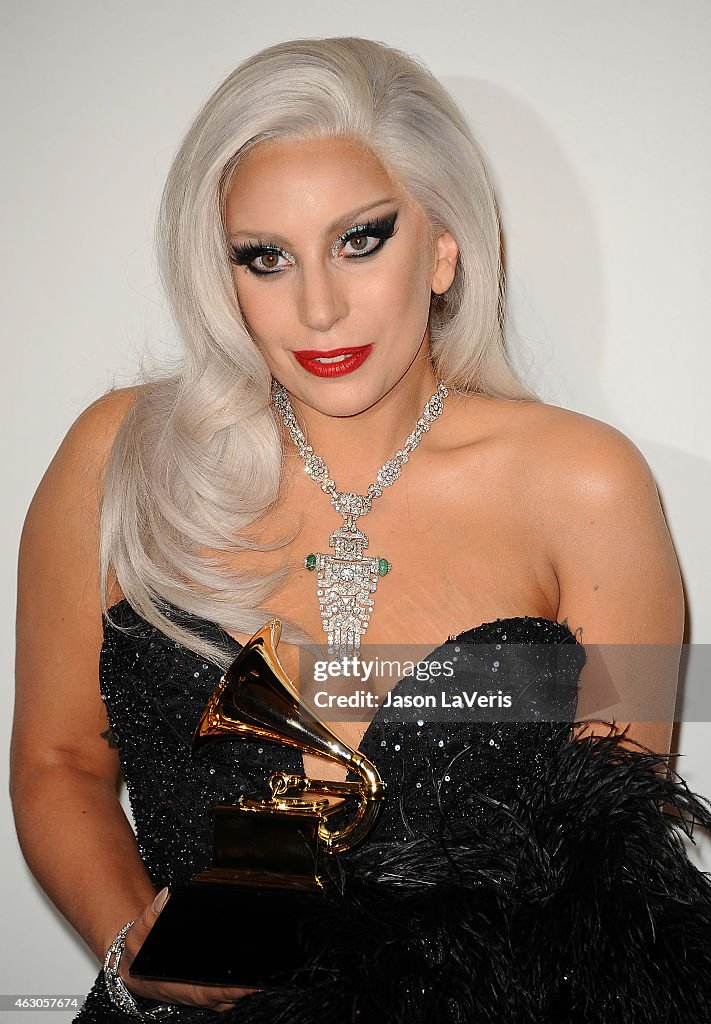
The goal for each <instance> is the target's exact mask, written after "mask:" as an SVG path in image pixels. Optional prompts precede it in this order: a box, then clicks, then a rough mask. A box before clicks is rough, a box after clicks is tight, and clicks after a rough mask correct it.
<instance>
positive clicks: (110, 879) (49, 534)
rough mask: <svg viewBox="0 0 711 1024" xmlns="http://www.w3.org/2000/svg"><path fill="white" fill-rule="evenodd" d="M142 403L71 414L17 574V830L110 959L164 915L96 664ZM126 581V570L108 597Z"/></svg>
mask: <svg viewBox="0 0 711 1024" xmlns="http://www.w3.org/2000/svg"><path fill="white" fill-rule="evenodd" d="M132 401H133V393H132V391H131V390H128V389H127V390H123V391H117V392H113V393H111V394H109V395H106V396H104V398H102V399H100V400H99V401H98V402H96V403H94V405H92V406H90V407H89V409H87V410H86V411H85V412H84V413H83V414H82V415H81V416H80V417H79V419H78V420H77V421H76V423H75V424H74V425H73V426H72V428H71V429H70V431H69V433H68V434H67V436H66V438H65V439H64V441H63V443H62V445H61V447H60V448H59V451H58V452H57V454H56V456H55V457H54V459H53V460H52V463H51V465H50V466H49V468H48V470H47V472H46V473H45V475H44V477H43V479H42V481H41V483H40V485H39V487H38V489H37V492H36V494H35V496H34V498H33V500H32V503H31V505H30V508H29V511H28V513H27V517H26V520H25V524H24V528H23V532H22V538H21V542H20V556H19V572H18V606H17V664H16V679H17V685H16V704H15V719H14V727H13V736H12V750H11V796H12V802H13V809H14V813H15V820H16V824H17V832H18V836H19V839H20V844H21V846H22V850H23V853H24V855H25V858H26V860H27V862H28V865H29V867H30V869H31V870H32V872H33V874H34V875H35V877H36V878H37V880H38V882H39V883H40V885H41V886H42V888H43V889H44V890H45V892H46V893H47V894H48V896H49V897H50V898H51V899H52V901H53V902H54V903H55V904H56V906H57V907H58V908H59V910H60V911H61V912H62V913H63V914H64V916H65V917H66V918H67V919H68V920H69V921H70V922H71V924H72V925H73V926H74V928H75V929H76V930H77V932H78V933H79V934H80V935H81V936H82V937H83V938H84V940H85V941H86V943H87V944H88V946H89V947H90V948H91V949H92V950H93V952H94V953H95V954H96V956H97V957H99V958H100V959H103V957H104V954H105V952H106V950H107V948H108V946H109V944H110V942H111V941H112V939H113V937H114V936H115V935H116V933H117V932H118V930H119V929H120V928H121V927H122V925H124V924H125V923H126V922H127V921H131V920H135V919H137V918H140V920H139V921H138V922H137V924H136V925H134V927H133V928H132V929H131V932H130V933H129V936H128V937H127V942H126V949H127V954H128V955H127V958H126V959H128V958H129V956H130V955H132V954H135V952H136V950H137V948H138V947H139V946H140V944H141V941H142V939H143V938H144V937H145V934H146V933H147V931H148V929H149V927H150V925H151V924H152V923H153V920H154V919H155V914H154V913H152V912H151V910H150V904H151V903H152V901H153V899H154V897H155V889H154V887H153V885H152V883H151V881H150V879H149V877H148V874H147V872H146V869H145V867H144V865H143V862H142V860H141V858H140V855H139V851H138V846H137V843H136V840H135V837H134V834H133V831H132V829H131V826H130V825H129V823H128V821H127V819H126V816H125V815H124V813H123V809H122V807H121V804H120V802H119V798H118V791H119V785H120V779H121V767H120V762H119V758H118V754H117V752H116V750H115V749H113V748H112V746H111V744H110V743H109V742H108V741H107V738H108V735H109V733H108V728H109V723H108V720H107V716H106V710H105V707H104V704H103V701H102V699H101V695H100V693H99V676H98V664H99V653H100V650H101V644H102V640H103V631H102V620H101V603H100V588H99V566H98V536H99V509H100V496H101V489H102V481H103V473H104V470H105V465H106V459H107V456H108V453H109V451H110V448H111V444H112V442H113V438H114V437H115V435H116V432H117V430H118V428H119V426H120V423H121V422H122V420H123V417H124V416H125V415H126V413H127V412H128V410H129V408H130V406H131V404H132ZM119 593H120V592H119V590H118V587H117V585H116V584H115V582H114V585H113V586H112V589H111V595H110V598H109V604H111V603H113V601H115V600H117V599H118V595H119ZM122 969H123V970H122V973H124V975H125V965H124V964H123V962H122ZM125 980H126V982H127V984H129V987H130V988H132V989H133V990H134V992H136V993H138V994H141V995H146V996H149V997H151V998H155V999H158V1000H163V1001H168V1002H188V1003H195V1004H198V1005H210V1006H220V1007H221V1008H222V1007H224V1006H225V1005H227V1002H228V1000H229V998H234V996H235V995H236V994H243V993H244V991H246V990H236V989H233V990H231V993H229V992H228V990H225V992H223V991H222V990H216V989H211V990H204V989H200V988H198V986H177V985H167V984H166V985H160V984H159V985H156V984H155V983H149V982H145V983H144V982H139V981H137V980H134V979H130V980H129V979H128V978H125Z"/></svg>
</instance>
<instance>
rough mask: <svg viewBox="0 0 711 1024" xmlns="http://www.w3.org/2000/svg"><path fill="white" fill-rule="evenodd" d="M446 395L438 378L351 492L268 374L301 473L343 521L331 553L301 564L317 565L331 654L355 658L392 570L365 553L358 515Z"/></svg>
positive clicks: (394, 472) (388, 480) (396, 470)
mask: <svg viewBox="0 0 711 1024" xmlns="http://www.w3.org/2000/svg"><path fill="white" fill-rule="evenodd" d="M448 394H449V391H448V390H447V388H446V387H445V385H444V384H443V383H442V382H441V381H440V383H439V384H438V385H437V390H436V391H435V393H434V395H432V397H431V398H430V399H429V401H428V402H427V403H426V405H425V408H424V410H423V412H422V416H421V417H420V419H419V420H418V421H417V423H416V424H415V428H414V430H413V431H412V433H411V434H409V435H408V437H407V440H406V441H405V443H404V444H403V446H402V448H400V449H399V450H398V451H397V452H395V455H394V456H393V457H392V459H388V461H387V462H386V463H384V464H383V465H382V466H381V467H380V469H379V470H378V472H377V474H376V482H375V483H372V484H369V485H368V491H367V493H366V494H355V493H354V492H353V491H338V490H336V485H335V483H334V482H333V480H332V479H331V477H330V475H329V469H328V466H327V465H326V463H325V462H324V461H323V459H322V458H320V456H318V455H316V453H315V452H314V450H313V448H312V447H311V445H310V444H307V441H306V437H305V435H304V432H303V430H302V429H301V427H300V426H299V424H298V423H297V421H296V416H295V415H294V409H293V407H292V404H291V401H290V399H289V393H288V391H287V390H286V388H285V387H284V386H283V385H282V384H280V383H279V381H277V380H275V379H274V378H272V395H273V397H274V404H275V406H276V408H277V410H278V411H279V414H280V415H281V418H282V420H283V421H284V426H285V427H286V429H287V430H288V431H289V434H290V436H291V439H292V441H293V442H294V444H295V445H296V447H297V449H298V452H299V455H300V456H301V458H302V459H303V460H304V470H305V472H306V473H308V475H309V476H310V477H311V479H312V480H315V481H316V483H318V484H321V490H322V491H326V492H327V493H328V494H330V495H331V504H332V505H333V507H334V508H335V510H336V511H337V512H338V514H339V515H341V516H343V526H341V527H339V528H338V529H337V530H334V531H333V533H332V534H331V536H330V537H329V541H328V546H329V547H331V548H333V549H334V553H333V554H322V553H321V552H316V553H313V552H312V553H311V554H309V555H306V557H305V558H304V565H305V566H306V568H307V569H308V570H309V571H311V572H313V571H314V570H315V569H317V570H318V576H317V581H316V582H317V586H316V594H317V596H318V599H319V608H320V611H321V622H322V623H323V628H324V630H325V632H326V635H327V637H328V653H329V654H335V655H337V656H338V657H339V658H345V657H353V656H355V657H358V654H359V651H360V640H361V637H362V636H363V635H364V634H365V631H366V630H367V628H368V623H369V622H370V615H371V612H372V611H373V598H372V597H371V594H374V593H375V590H376V587H377V585H378V577H379V576H385V575H386V574H387V573H389V572H390V570H391V569H392V565H391V564H390V562H388V560H387V558H373V557H369V556H367V555H364V554H363V550H364V548H367V547H368V537H367V536H366V534H364V533H363V532H362V530H359V529H358V527H357V526H356V520H357V519H358V518H359V517H360V516H364V515H366V514H367V513H368V512H370V509H371V507H372V503H373V499H374V498H379V497H380V496H381V494H382V493H383V488H384V487H391V486H392V484H394V483H395V481H396V480H397V479H398V477H399V476H400V474H401V473H402V469H403V466H404V465H405V463H406V462H407V461H408V459H409V458H410V455H411V454H412V452H414V450H415V448H417V446H418V444H419V443H420V438H421V437H422V435H423V433H424V432H425V431H427V430H429V429H430V424H431V423H434V421H435V420H436V419H437V418H438V417H439V416H440V415H441V413H442V410H443V409H444V399H445V398H446V397H447V395H448Z"/></svg>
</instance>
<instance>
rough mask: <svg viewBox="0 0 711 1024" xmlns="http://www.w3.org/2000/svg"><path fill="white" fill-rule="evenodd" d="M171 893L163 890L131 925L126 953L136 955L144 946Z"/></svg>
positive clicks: (166, 889) (166, 888)
mask: <svg viewBox="0 0 711 1024" xmlns="http://www.w3.org/2000/svg"><path fill="white" fill-rule="evenodd" d="M169 896H170V891H169V889H168V887H167V886H166V887H165V888H163V889H161V891H160V892H159V893H158V894H157V896H156V897H155V899H154V900H153V902H152V903H149V904H148V905H147V906H145V907H144V908H143V910H142V911H141V913H140V914H139V915H138V917H137V918H136V920H135V921H134V922H133V924H132V925H131V927H130V929H129V931H128V934H127V935H126V952H127V953H130V954H133V955H134V956H135V954H136V953H137V952H138V950H139V949H140V947H141V946H142V944H143V942H144V940H145V938H146V936H147V935H148V933H149V931H150V930H151V928H152V927H153V925H154V924H155V923H156V919H157V918H158V915H159V914H160V912H161V910H162V909H163V907H164V906H165V905H166V903H167V902H168V897H169Z"/></svg>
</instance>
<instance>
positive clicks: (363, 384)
mask: <svg viewBox="0 0 711 1024" xmlns="http://www.w3.org/2000/svg"><path fill="white" fill-rule="evenodd" d="M225 223H226V229H227V234H228V238H229V243H230V258H231V260H232V262H233V264H234V266H233V276H234V283H235V288H236V293H237V298H238V301H239V305H240V308H241V310H242V314H243V316H244V319H245V322H246V324H247V327H248V329H249V331H250V334H251V336H252V338H253V339H254V341H255V343H256V345H257V346H258V347H259V349H260V351H261V352H262V354H263V356H264V358H265V360H266V362H267V364H268V366H269V369H270V370H271V372H272V375H273V376H274V377H276V379H277V380H279V381H280V382H281V383H282V384H283V385H284V386H285V387H286V388H287V390H288V391H289V392H290V393H291V394H292V396H294V397H296V398H298V399H299V400H301V401H302V402H304V403H306V404H307V405H308V406H310V407H312V408H314V409H317V410H319V411H320V412H322V413H325V414H328V415H335V416H349V415H354V414H356V413H358V412H360V411H363V410H364V409H367V408H369V407H370V406H371V405H373V404H374V403H375V402H377V401H378V400H379V399H380V398H382V397H383V396H384V395H385V394H387V393H388V392H389V391H390V390H391V389H392V388H393V387H394V386H395V385H396V384H398V382H400V381H401V380H403V379H404V378H405V377H406V374H408V371H409V370H410V372H411V373H413V372H414V368H415V367H426V366H428V365H429V364H428V362H427V360H426V358H424V359H423V356H426V353H427V350H428V343H429V337H428V331H427V323H428V316H429V304H430V298H431V293H432V292H433V291H435V292H438V293H441V292H444V291H446V290H447V288H449V286H450V285H451V283H452V281H453V279H454V272H455V267H456V257H457V249H456V244H455V242H454V239H453V238H452V237H451V235H449V234H448V233H446V232H445V233H443V234H441V235H438V236H436V235H434V233H433V232H432V230H431V228H430V226H429V222H428V220H427V218H426V216H425V215H424V213H423V211H422V210H421V208H420V207H419V206H418V205H417V204H415V203H414V201H412V200H411V199H410V198H409V197H407V196H406V195H404V194H403V192H402V190H401V189H400V188H399V187H398V186H397V185H396V183H395V182H394V181H393V180H392V178H391V177H390V176H389V175H388V174H387V172H386V171H385V169H384V168H383V166H382V164H381V163H380V162H379V161H378V160H377V159H376V158H375V157H374V156H373V155H372V154H371V153H370V152H369V151H367V150H365V149H364V148H362V147H360V146H358V145H356V144H355V143H353V142H351V141H349V140H346V139H318V140H309V141H299V140H279V141H275V142H266V143H261V144H259V145H258V146H256V147H255V148H254V149H253V150H251V151H250V152H249V153H248V154H247V155H246V156H245V157H244V158H243V159H242V160H241V161H240V163H239V164H238V166H237V168H236V170H235V173H234V175H233V178H232V181H231V184H230V189H229V192H228V195H227V203H226V211H225ZM423 346H424V348H423ZM334 350H336V351H334ZM418 354H419V355H420V359H416V357H417V356H418ZM319 358H320V360H321V361H319ZM324 359H325V360H327V361H326V362H324V361H323V360H324ZM411 367H412V368H413V369H412V370H411Z"/></svg>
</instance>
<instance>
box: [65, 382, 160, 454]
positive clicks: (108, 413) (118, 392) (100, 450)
mask: <svg viewBox="0 0 711 1024" xmlns="http://www.w3.org/2000/svg"><path fill="white" fill-rule="evenodd" d="M146 387H147V385H145V384H137V385H134V386H132V387H126V388H114V389H112V390H111V391H107V392H106V394H103V395H101V396H100V397H99V398H97V399H96V400H95V401H94V402H92V403H91V405H88V406H87V407H86V409H84V410H83V411H82V412H81V413H80V414H79V415H78V416H77V418H76V419H75V420H74V422H73V423H72V425H71V427H70V428H69V430H68V431H67V435H66V437H65V439H64V441H63V446H67V447H70V448H73V449H76V450H77V451H83V452H84V453H87V452H91V453H94V454H99V455H101V454H104V455H107V454H108V452H109V451H110V449H111V446H112V445H113V442H114V440H115V438H116V434H117V433H118V431H119V428H120V427H121V424H122V423H123V422H124V420H125V418H126V416H127V415H128V414H129V413H130V411H131V410H132V409H133V407H134V405H135V404H136V402H137V401H138V399H139V398H140V396H141V394H142V393H143V391H144V390H145V388H146ZM60 451H61V448H60Z"/></svg>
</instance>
